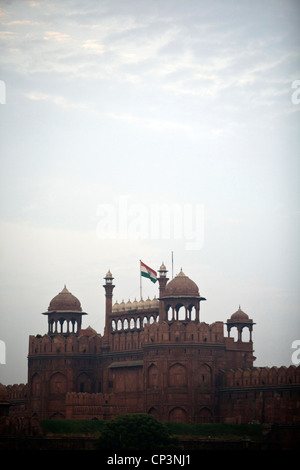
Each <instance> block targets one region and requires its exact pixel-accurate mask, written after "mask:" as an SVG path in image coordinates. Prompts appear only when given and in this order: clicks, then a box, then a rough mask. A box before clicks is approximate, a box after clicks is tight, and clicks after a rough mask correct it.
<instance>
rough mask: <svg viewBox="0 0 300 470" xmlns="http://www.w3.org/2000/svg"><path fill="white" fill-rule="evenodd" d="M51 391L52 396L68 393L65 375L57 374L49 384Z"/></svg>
mask: <svg viewBox="0 0 300 470" xmlns="http://www.w3.org/2000/svg"><path fill="white" fill-rule="evenodd" d="M49 391H50V394H54V395H57V394H60V393H66V391H67V379H66V377H65V375H63V374H61V373H60V372H57V373H56V374H54V375H53V376H52V377H51V379H50V383H49Z"/></svg>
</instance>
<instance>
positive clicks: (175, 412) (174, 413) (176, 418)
mask: <svg viewBox="0 0 300 470" xmlns="http://www.w3.org/2000/svg"><path fill="white" fill-rule="evenodd" d="M169 421H170V422H171V423H186V422H187V413H186V411H185V410H184V409H183V408H179V407H176V408H173V409H172V410H171V411H170V413H169Z"/></svg>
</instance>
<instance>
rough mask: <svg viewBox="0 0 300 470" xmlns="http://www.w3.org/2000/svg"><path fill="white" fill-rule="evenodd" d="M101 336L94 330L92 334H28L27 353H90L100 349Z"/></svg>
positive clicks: (97, 351)
mask: <svg viewBox="0 0 300 470" xmlns="http://www.w3.org/2000/svg"><path fill="white" fill-rule="evenodd" d="M101 346H102V337H101V335H98V334H97V333H96V332H95V334H93V335H88V334H80V335H79V336H78V335H76V334H69V335H64V334H56V335H54V336H52V335H49V334H46V335H44V336H41V335H37V336H29V355H40V354H57V353H66V354H67V353H79V354H80V353H90V354H95V353H99V352H100V351H101Z"/></svg>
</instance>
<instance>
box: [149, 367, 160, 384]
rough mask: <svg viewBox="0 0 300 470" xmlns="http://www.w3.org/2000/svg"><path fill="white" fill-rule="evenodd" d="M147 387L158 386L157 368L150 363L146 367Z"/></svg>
mask: <svg viewBox="0 0 300 470" xmlns="http://www.w3.org/2000/svg"><path fill="white" fill-rule="evenodd" d="M148 387H149V388H157V387H158V368H157V366H156V365H155V364H151V366H150V367H149V369H148Z"/></svg>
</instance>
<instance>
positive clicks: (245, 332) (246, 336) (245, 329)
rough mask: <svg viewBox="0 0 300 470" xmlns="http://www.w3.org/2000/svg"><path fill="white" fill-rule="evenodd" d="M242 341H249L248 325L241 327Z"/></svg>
mask: <svg viewBox="0 0 300 470" xmlns="http://www.w3.org/2000/svg"><path fill="white" fill-rule="evenodd" d="M242 341H243V342H244V343H249V341H250V329H249V328H248V326H243V328H242Z"/></svg>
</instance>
